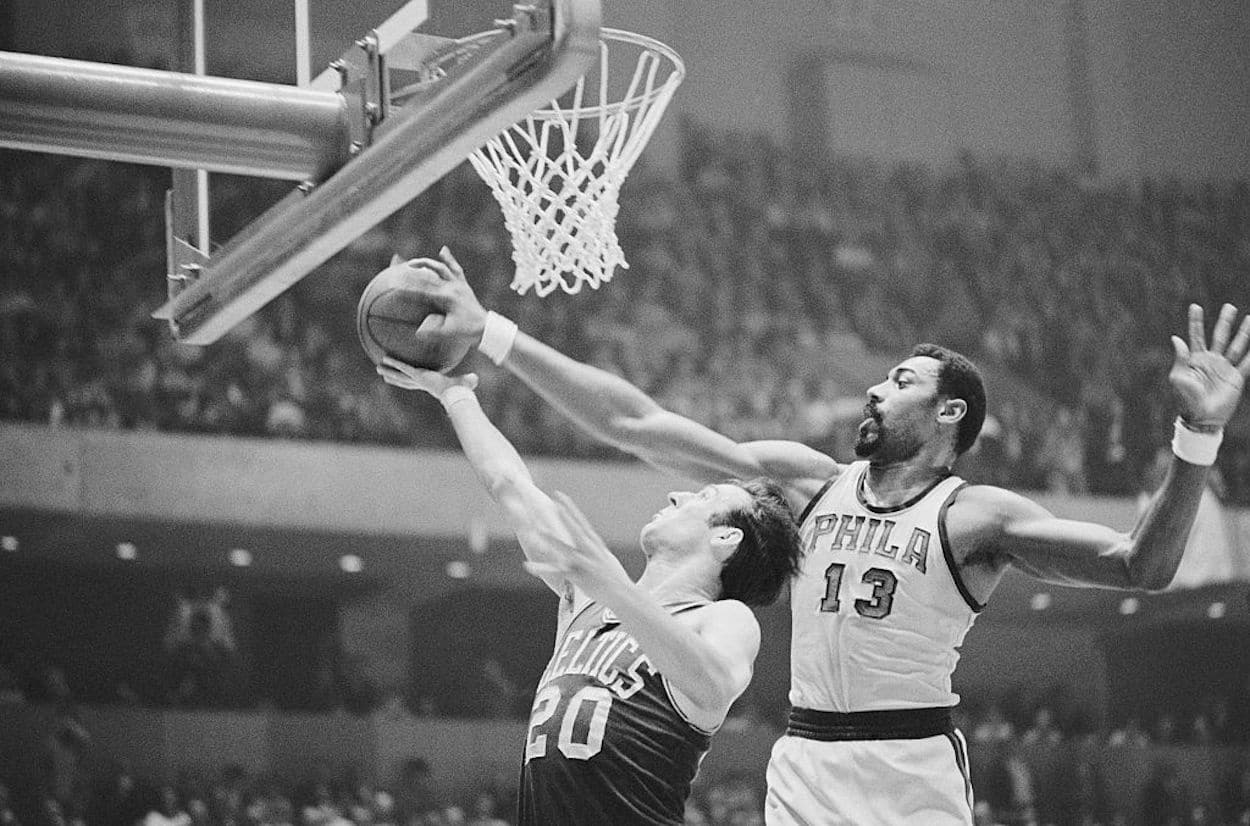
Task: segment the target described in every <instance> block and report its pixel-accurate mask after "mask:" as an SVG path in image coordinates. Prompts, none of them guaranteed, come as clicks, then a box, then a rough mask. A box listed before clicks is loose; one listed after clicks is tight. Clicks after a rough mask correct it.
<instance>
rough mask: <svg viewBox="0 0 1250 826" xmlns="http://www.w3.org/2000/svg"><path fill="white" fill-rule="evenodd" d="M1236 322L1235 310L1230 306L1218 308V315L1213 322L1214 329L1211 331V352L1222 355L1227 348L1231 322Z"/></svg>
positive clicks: (1231, 327) (1231, 326)
mask: <svg viewBox="0 0 1250 826" xmlns="http://www.w3.org/2000/svg"><path fill="white" fill-rule="evenodd" d="M1236 320H1237V308H1236V307H1234V306H1233V305H1232V304H1225V305H1224V306H1223V307H1220V315H1219V317H1218V318H1217V319H1216V320H1215V329H1214V330H1212V331H1211V350H1212V351H1213V352H1215V353H1223V352H1224V348H1225V347H1227V346H1228V336H1229V333H1231V332H1232V329H1233V322H1234V321H1236Z"/></svg>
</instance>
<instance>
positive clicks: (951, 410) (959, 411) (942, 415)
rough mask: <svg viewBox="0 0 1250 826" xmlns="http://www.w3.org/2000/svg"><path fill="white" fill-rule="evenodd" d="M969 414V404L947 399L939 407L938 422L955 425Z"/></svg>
mask: <svg viewBox="0 0 1250 826" xmlns="http://www.w3.org/2000/svg"><path fill="white" fill-rule="evenodd" d="M967 412H968V403H967V402H966V401H964V400H963V399H946V400H944V401H943V402H942V404H941V405H940V406H939V407H938V421H940V422H946V423H948V424H954V423H955V422H958V421H959V420H960V419H962V418H963V417H964V415H966V414H967Z"/></svg>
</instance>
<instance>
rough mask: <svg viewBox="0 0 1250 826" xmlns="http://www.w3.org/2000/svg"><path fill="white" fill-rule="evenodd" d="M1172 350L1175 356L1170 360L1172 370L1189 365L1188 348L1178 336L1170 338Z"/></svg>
mask: <svg viewBox="0 0 1250 826" xmlns="http://www.w3.org/2000/svg"><path fill="white" fill-rule="evenodd" d="M1172 350H1173V351H1174V352H1175V356H1174V357H1173V359H1172V369H1173V370H1176V369H1177V368H1180V367H1183V366H1184V365H1186V364H1187V363H1189V348H1188V347H1187V346H1186V345H1185V341H1184V339H1182V338H1181V337H1180V336H1172Z"/></svg>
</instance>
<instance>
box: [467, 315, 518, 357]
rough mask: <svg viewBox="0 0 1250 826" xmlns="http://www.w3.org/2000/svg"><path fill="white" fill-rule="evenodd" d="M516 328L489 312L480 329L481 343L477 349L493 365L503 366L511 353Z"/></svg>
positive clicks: (506, 320) (513, 324) (514, 325)
mask: <svg viewBox="0 0 1250 826" xmlns="http://www.w3.org/2000/svg"><path fill="white" fill-rule="evenodd" d="M516 333H517V326H516V324H515V323H514V322H512V321H510V320H508V319H506V318H504V317H503V316H501V315H500V314H499V313H497V312H495V311H494V310H491V311H490V312H488V313H487V314H486V324H485V326H484V327H483V328H482V341H481V342H480V343H479V344H478V345H477V349H478V350H479V351H480V352H481V353H482V355H484V356H486V358H488V359H490V360H491V361H493V362H494V363H495V364H497V365H498V364H503V360H504V359H506V358H507V357H508V353H510V352H512V342H514V341H515V340H516Z"/></svg>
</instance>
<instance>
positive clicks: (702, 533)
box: [641, 482, 751, 556]
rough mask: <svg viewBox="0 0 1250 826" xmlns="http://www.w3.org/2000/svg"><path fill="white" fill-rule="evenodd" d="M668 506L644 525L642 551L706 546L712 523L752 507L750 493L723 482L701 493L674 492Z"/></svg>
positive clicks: (706, 488) (704, 489)
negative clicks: (726, 515)
mask: <svg viewBox="0 0 1250 826" xmlns="http://www.w3.org/2000/svg"><path fill="white" fill-rule="evenodd" d="M668 502H669V504H668V506H667V507H665V508H664V509H663V510H660V511H659V512H657V513H656V514H655V516H653V517H651V521H650V522H648V523H647V524H646V525H643V526H642V533H641V542H642V549H643V551H644V552H645V553H646V554H647V555H648V556H650V555H651V553H652V552H653V551H655V550H657V549H659V548H661V547H695V548H703V547H707V546H708V543H709V541H710V537H711V531H712V524H713V522H715V521H716V520H718V519H719V518H720V517H721V516H722V515H724V514H726V513H729V512H730V511H733V510H736V509H738V508H744V507H748V506H750V504H751V494H749V493H747V492H746V491H745V490H744V489H743V488H741V487H739V486H738V485H735V484H732V483H729V482H722V483H720V484H715V485H708V486H706V487H704V488H702V489H700V490H698V491H674V492H673V493H670V494H669V495H668Z"/></svg>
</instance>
